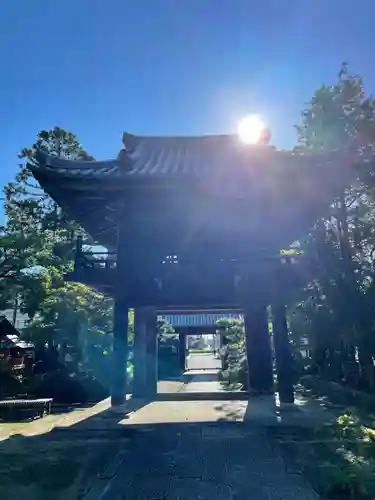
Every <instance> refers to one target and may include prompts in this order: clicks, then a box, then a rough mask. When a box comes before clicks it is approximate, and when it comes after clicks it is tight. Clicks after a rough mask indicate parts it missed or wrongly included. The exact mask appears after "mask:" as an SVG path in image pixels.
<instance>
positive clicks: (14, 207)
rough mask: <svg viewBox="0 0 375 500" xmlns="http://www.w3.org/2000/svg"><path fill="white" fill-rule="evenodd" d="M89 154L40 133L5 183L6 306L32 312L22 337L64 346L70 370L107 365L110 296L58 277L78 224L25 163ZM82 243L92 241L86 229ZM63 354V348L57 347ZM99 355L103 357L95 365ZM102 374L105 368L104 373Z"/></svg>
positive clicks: (66, 265) (0, 270)
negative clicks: (70, 359)
mask: <svg viewBox="0 0 375 500" xmlns="http://www.w3.org/2000/svg"><path fill="white" fill-rule="evenodd" d="M40 149H42V150H44V151H46V152H47V153H49V154H51V155H56V156H65V157H68V158H71V159H83V160H90V159H91V157H89V155H88V154H87V153H86V152H85V150H84V149H83V148H82V146H81V145H80V143H79V141H78V139H77V137H76V136H75V135H74V134H72V133H71V132H68V131H65V130H63V129H62V128H60V127H55V128H53V129H52V130H48V131H45V130H44V131H41V132H40V133H39V134H38V135H37V138H36V141H35V143H34V144H33V145H32V146H31V147H27V148H24V149H23V150H22V151H21V152H20V154H19V159H20V161H21V162H20V164H19V167H18V171H17V173H16V175H15V179H14V181H13V182H10V183H9V184H7V185H6V186H5V188H4V196H5V203H4V208H5V214H6V224H5V226H4V227H2V228H0V285H1V289H0V290H1V302H2V306H3V307H4V308H6V307H14V308H17V309H18V310H20V311H21V312H22V313H25V314H27V315H28V317H29V318H30V321H29V324H28V325H27V327H26V329H25V331H24V332H22V334H23V336H24V337H25V338H27V339H29V340H31V341H33V342H35V343H36V344H41V345H44V344H46V343H48V344H49V346H52V345H59V346H60V350H61V349H64V350H67V351H68V352H70V354H72V355H73V357H74V362H75V368H76V370H77V371H81V370H82V369H84V368H85V367H86V369H90V368H92V367H93V365H94V366H95V367H100V369H101V370H102V372H103V371H105V370H104V368H103V366H102V365H108V364H109V361H108V356H107V354H108V353H109V351H110V347H111V341H110V339H111V334H112V307H113V306H112V300H111V299H109V298H107V297H104V296H103V295H102V294H100V293H98V292H95V291H94V290H92V289H90V288H89V287H87V286H85V285H82V284H79V283H69V282H66V281H65V280H64V275H65V274H66V273H67V272H68V271H70V270H71V269H72V266H73V258H74V250H75V240H76V236H77V234H84V233H83V231H82V228H80V227H79V226H78V225H77V223H76V222H74V221H72V220H70V219H69V217H67V215H66V214H65V213H64V211H63V210H62V209H61V208H60V207H59V206H58V205H57V204H56V203H55V202H54V200H52V199H51V198H50V197H49V196H48V195H46V194H45V193H44V191H43V190H42V189H41V188H40V187H39V185H38V184H37V182H36V181H35V180H34V179H33V178H32V176H31V173H30V171H29V170H28V168H27V164H34V165H35V164H36V163H37V158H36V152H37V151H38V150H40ZM84 243H85V244H91V243H92V241H91V239H90V237H89V236H87V235H85V234H84ZM61 354H63V352H62V351H61ZM102 358H107V359H106V360H105V362H103V363H101V360H102ZM103 378H106V379H107V380H108V370H107V371H106V373H105V376H103Z"/></svg>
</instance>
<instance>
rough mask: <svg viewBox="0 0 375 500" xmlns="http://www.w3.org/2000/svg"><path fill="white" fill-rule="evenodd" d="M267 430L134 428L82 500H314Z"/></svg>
mask: <svg viewBox="0 0 375 500" xmlns="http://www.w3.org/2000/svg"><path fill="white" fill-rule="evenodd" d="M317 498H318V496H317V495H316V494H315V492H314V491H313V490H312V488H311V486H310V485H309V484H308V483H307V482H306V480H305V479H304V477H303V475H302V473H299V472H298V471H296V470H293V469H288V467H287V465H286V464H285V463H284V461H283V459H282V457H281V455H280V454H279V452H278V450H277V448H276V447H275V446H274V445H273V443H272V442H271V440H270V438H269V437H268V436H267V432H266V430H260V429H259V428H253V427H251V426H247V425H245V424H241V423H228V422H227V423H225V422H220V423H196V424H189V423H185V424H165V423H164V424H163V423H159V424H156V425H144V426H136V427H134V435H133V436H132V439H131V440H130V441H129V442H125V443H124V444H123V447H122V449H121V450H120V452H119V455H118V456H117V457H116V459H115V461H114V466H113V472H112V474H108V476H107V479H106V480H102V482H101V484H100V482H98V483H96V484H95V485H94V486H93V488H92V489H91V490H90V491H89V493H88V494H87V496H86V497H85V500H128V499H129V500H130V499H131V500H162V499H163V500H219V499H220V500H317Z"/></svg>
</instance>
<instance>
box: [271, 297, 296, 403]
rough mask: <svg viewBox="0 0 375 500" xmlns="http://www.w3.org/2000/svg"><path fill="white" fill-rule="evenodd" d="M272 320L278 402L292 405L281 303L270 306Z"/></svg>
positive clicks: (290, 361)
mask: <svg viewBox="0 0 375 500" xmlns="http://www.w3.org/2000/svg"><path fill="white" fill-rule="evenodd" d="M272 318H273V339H274V346H275V353H276V371H277V385H278V391H279V398H280V402H281V403H294V387H293V357H292V353H291V350H290V344H289V335H288V325H287V320H286V308H285V305H284V304H282V302H279V303H276V304H274V305H273V306H272Z"/></svg>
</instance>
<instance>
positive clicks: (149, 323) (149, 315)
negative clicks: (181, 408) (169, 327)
mask: <svg viewBox="0 0 375 500" xmlns="http://www.w3.org/2000/svg"><path fill="white" fill-rule="evenodd" d="M144 314H145V323H146V349H145V351H146V363H145V366H146V376H145V378H146V383H145V396H147V397H154V396H155V395H156V394H157V392H158V335H157V314H156V310H155V309H153V308H151V307H148V308H145V311H144Z"/></svg>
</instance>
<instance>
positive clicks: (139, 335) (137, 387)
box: [132, 308, 147, 398]
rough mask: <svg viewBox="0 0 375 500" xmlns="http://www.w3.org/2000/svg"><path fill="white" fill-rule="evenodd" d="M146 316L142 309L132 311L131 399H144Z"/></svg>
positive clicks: (145, 390)
mask: <svg viewBox="0 0 375 500" xmlns="http://www.w3.org/2000/svg"><path fill="white" fill-rule="evenodd" d="M146 345H147V316H146V315H145V311H144V309H142V308H138V309H135V311H134V350H133V390H132V396H133V397H140V398H141V397H144V396H145V394H146V392H147V389H146Z"/></svg>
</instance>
